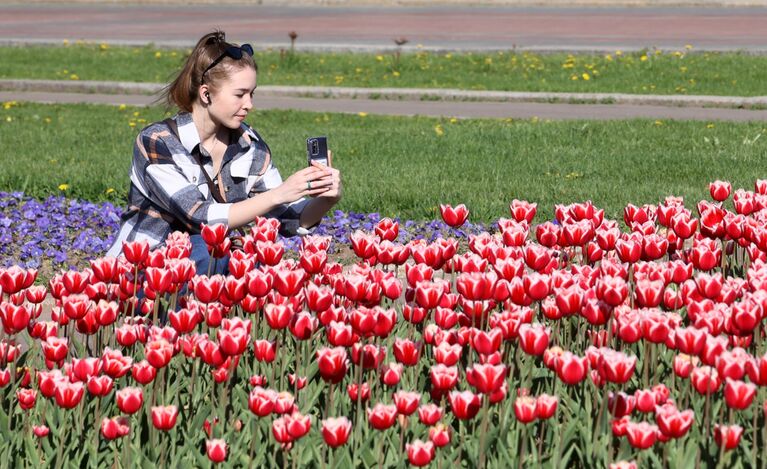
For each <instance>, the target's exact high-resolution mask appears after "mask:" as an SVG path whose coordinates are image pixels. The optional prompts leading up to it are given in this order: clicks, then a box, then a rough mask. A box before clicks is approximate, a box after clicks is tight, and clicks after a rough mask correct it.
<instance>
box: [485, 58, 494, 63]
mask: <svg viewBox="0 0 767 469" xmlns="http://www.w3.org/2000/svg"><path fill="white" fill-rule="evenodd" d="M492 64H493V58H492V57H487V58H486V59H485V65H492Z"/></svg>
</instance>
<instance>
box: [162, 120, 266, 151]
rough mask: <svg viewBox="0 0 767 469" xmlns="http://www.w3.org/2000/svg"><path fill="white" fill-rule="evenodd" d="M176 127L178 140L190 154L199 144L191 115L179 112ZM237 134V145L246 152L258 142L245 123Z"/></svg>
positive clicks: (198, 136) (198, 137) (198, 135)
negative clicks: (252, 144)
mask: <svg viewBox="0 0 767 469" xmlns="http://www.w3.org/2000/svg"><path fill="white" fill-rule="evenodd" d="M175 120H176V126H177V127H178V138H179V140H180V141H181V144H182V145H183V146H184V148H185V149H186V151H188V152H189V153H192V152H193V151H194V149H195V148H196V147H197V145H199V144H200V134H199V133H197V127H196V126H195V125H194V120H192V114H191V113H189V112H179V113H178V114H176V117H175ZM237 133H239V137H238V139H237V140H238V143H239V144H240V146H241V147H242V148H243V150H247V149H248V148H250V145H251V143H252V142H258V141H259V138H258V136H257V135H256V133H255V132H254V131H253V129H252V128H251V127H250V126H249V125H248V124H246V123H244V122H243V123H242V124H240V128H239V129H237Z"/></svg>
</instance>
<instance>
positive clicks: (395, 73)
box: [391, 70, 399, 77]
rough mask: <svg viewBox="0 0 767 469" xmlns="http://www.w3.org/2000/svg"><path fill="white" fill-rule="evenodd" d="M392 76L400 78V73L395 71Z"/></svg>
mask: <svg viewBox="0 0 767 469" xmlns="http://www.w3.org/2000/svg"><path fill="white" fill-rule="evenodd" d="M391 74H392V75H393V76H395V77H398V76H399V72H398V71H396V70H395V71H393V72H391Z"/></svg>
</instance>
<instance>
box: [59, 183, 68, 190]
mask: <svg viewBox="0 0 767 469" xmlns="http://www.w3.org/2000/svg"><path fill="white" fill-rule="evenodd" d="M67 189H69V184H66V183H65V184H59V190H60V191H65V190H67Z"/></svg>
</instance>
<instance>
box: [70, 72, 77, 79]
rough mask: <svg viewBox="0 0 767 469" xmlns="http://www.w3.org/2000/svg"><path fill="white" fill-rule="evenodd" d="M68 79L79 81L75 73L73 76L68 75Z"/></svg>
mask: <svg viewBox="0 0 767 469" xmlns="http://www.w3.org/2000/svg"><path fill="white" fill-rule="evenodd" d="M69 79H70V80H79V79H80V77H79V76H77V74H76V73H73V74H71V75H69Z"/></svg>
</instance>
